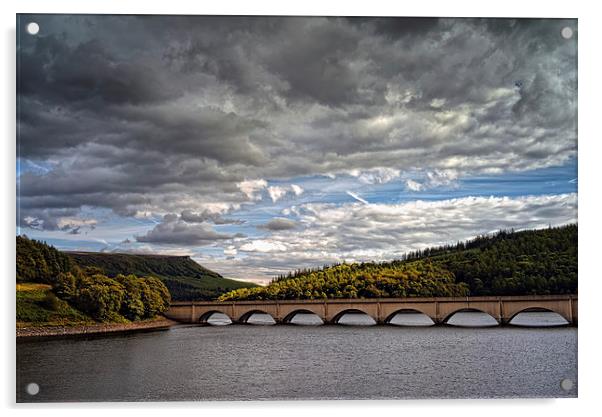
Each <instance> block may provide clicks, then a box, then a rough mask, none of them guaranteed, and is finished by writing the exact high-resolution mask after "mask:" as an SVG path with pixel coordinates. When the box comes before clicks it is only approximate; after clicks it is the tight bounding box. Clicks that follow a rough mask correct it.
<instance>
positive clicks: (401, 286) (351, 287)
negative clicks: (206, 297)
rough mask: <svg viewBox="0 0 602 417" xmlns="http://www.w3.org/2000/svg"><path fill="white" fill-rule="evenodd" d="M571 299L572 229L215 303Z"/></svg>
mask: <svg viewBox="0 0 602 417" xmlns="http://www.w3.org/2000/svg"><path fill="white" fill-rule="evenodd" d="M576 293H577V225H568V226H564V227H558V228H548V229H542V230H530V231H522V232H514V231H500V232H499V233H497V234H495V235H493V236H479V237H477V238H475V239H473V240H470V241H467V242H459V243H457V244H455V245H447V246H440V247H436V248H428V249H424V250H420V251H415V252H410V253H408V254H406V255H405V256H403V257H402V259H399V260H396V261H393V262H386V263H362V264H340V265H334V266H330V267H323V268H320V269H304V270H300V271H297V272H295V273H289V274H288V275H286V276H280V277H278V278H277V279H275V280H274V281H273V282H272V283H271V284H270V285H268V286H266V287H259V288H244V289H239V290H236V291H231V292H229V293H227V294H224V295H222V296H221V297H220V298H219V300H222V301H226V300H274V299H319V298H373V297H417V296H418V297H430V296H465V295H527V294H576Z"/></svg>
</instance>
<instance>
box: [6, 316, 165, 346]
mask: <svg viewBox="0 0 602 417" xmlns="http://www.w3.org/2000/svg"><path fill="white" fill-rule="evenodd" d="M174 324H176V322H175V321H172V320H169V319H166V318H164V317H161V318H158V319H154V320H145V321H140V322H134V323H126V324H122V323H115V324H107V323H98V324H91V325H85V326H48V327H40V326H39V327H21V328H17V340H18V341H25V340H34V339H38V338H55V337H70V336H78V335H102V334H113V333H127V332H138V331H151V330H166V329H169V328H170V327H171V326H173V325H174Z"/></svg>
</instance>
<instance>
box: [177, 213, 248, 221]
mask: <svg viewBox="0 0 602 417" xmlns="http://www.w3.org/2000/svg"><path fill="white" fill-rule="evenodd" d="M180 218H181V219H182V220H184V221H185V222H187V223H203V222H212V223H214V224H242V223H244V222H243V221H242V220H237V219H228V218H224V217H222V215H221V214H220V213H215V212H211V211H209V210H204V211H202V212H199V213H195V212H193V211H192V210H184V211H183V212H182V214H181V215H180Z"/></svg>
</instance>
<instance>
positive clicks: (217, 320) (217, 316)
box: [207, 313, 232, 326]
mask: <svg viewBox="0 0 602 417" xmlns="http://www.w3.org/2000/svg"><path fill="white" fill-rule="evenodd" d="M207 324H210V325H212V326H227V325H228V324H232V320H230V317H228V316H226V315H225V314H223V313H213V314H212V315H211V316H209V318H208V319H207Z"/></svg>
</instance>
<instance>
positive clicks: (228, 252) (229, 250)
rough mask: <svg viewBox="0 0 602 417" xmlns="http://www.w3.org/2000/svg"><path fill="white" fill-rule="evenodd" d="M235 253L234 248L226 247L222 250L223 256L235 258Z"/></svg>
mask: <svg viewBox="0 0 602 417" xmlns="http://www.w3.org/2000/svg"><path fill="white" fill-rule="evenodd" d="M237 253H238V251H237V250H236V247H234V246H228V247H225V248H224V255H225V256H236V254H237Z"/></svg>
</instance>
